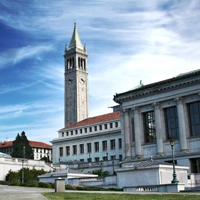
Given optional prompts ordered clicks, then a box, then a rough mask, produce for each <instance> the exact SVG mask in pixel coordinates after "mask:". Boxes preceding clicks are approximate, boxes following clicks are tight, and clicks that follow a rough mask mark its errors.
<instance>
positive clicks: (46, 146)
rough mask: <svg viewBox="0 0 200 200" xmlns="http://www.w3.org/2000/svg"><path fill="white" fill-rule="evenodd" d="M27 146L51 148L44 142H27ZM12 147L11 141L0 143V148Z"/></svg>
mask: <svg viewBox="0 0 200 200" xmlns="http://www.w3.org/2000/svg"><path fill="white" fill-rule="evenodd" d="M29 144H30V146H31V147H39V148H52V146H51V145H49V144H46V143H44V142H37V141H29ZM12 146H13V141H3V142H0V148H4V147H12Z"/></svg>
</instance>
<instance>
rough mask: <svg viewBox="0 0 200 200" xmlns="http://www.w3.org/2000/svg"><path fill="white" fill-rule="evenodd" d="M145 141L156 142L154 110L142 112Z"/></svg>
mask: <svg viewBox="0 0 200 200" xmlns="http://www.w3.org/2000/svg"><path fill="white" fill-rule="evenodd" d="M143 116H144V136H145V142H147V143H148V142H156V128H155V115H154V111H151V112H147V113H144V115H143Z"/></svg>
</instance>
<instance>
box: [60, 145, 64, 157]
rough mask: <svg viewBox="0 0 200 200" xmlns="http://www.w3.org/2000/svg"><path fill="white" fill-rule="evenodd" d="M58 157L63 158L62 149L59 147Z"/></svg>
mask: <svg viewBox="0 0 200 200" xmlns="http://www.w3.org/2000/svg"><path fill="white" fill-rule="evenodd" d="M59 156H60V157H61V156H63V147H60V148H59Z"/></svg>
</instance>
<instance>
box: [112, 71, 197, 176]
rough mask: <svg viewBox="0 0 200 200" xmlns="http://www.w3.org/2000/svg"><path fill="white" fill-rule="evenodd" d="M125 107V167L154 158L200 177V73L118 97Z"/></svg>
mask: <svg viewBox="0 0 200 200" xmlns="http://www.w3.org/2000/svg"><path fill="white" fill-rule="evenodd" d="M114 101H115V102H117V103H119V104H120V105H121V107H122V111H121V116H122V117H121V135H122V141H123V145H124V147H125V148H124V150H125V151H124V154H125V160H124V161H123V163H124V164H125V163H134V162H138V161H141V160H145V159H149V158H150V157H152V158H153V159H156V160H163V161H168V162H171V155H172V150H171V146H170V140H171V139H173V140H174V141H175V146H174V150H175V162H176V164H177V165H181V166H188V167H189V168H190V169H189V171H188V173H200V155H199V154H200V70H199V69H198V70H195V71H191V72H188V73H183V74H180V75H178V76H176V77H174V78H170V79H167V80H163V81H160V82H156V83H152V84H148V85H142V84H141V85H140V87H138V88H136V89H133V90H131V91H128V92H124V93H120V94H116V95H115V96H114Z"/></svg>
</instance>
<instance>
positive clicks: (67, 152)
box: [66, 146, 70, 156]
mask: <svg viewBox="0 0 200 200" xmlns="http://www.w3.org/2000/svg"><path fill="white" fill-rule="evenodd" d="M69 155H70V146H66V156H69Z"/></svg>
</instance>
